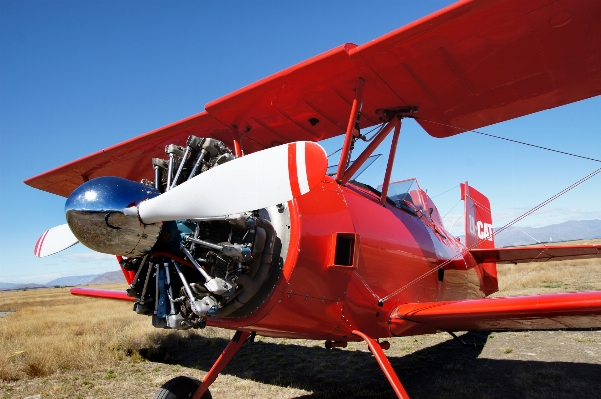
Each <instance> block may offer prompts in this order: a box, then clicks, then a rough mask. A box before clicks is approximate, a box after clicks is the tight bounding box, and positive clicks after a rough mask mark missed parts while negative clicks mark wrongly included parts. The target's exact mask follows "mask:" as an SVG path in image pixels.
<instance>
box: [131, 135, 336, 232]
mask: <svg viewBox="0 0 601 399" xmlns="http://www.w3.org/2000/svg"><path fill="white" fill-rule="evenodd" d="M327 166H328V160H327V156H326V153H325V151H324V150H323V148H321V146H320V145H318V144H315V143H313V142H307V141H299V142H296V143H290V144H284V145H280V146H277V147H273V148H269V149H266V150H263V151H259V152H255V153H253V154H250V155H247V156H244V157H241V158H237V159H235V160H233V161H230V162H227V163H225V164H223V165H220V166H218V167H216V168H213V169H210V170H208V171H206V172H204V173H202V174H200V175H198V176H196V177H194V178H192V179H190V180H188V181H187V182H185V183H182V184H180V185H179V186H177V187H175V188H173V189H171V190H169V191H167V192H166V193H163V194H161V195H159V196H158V197H155V198H151V199H149V200H147V201H144V202H142V203H141V204H140V205H139V206H138V208H137V212H138V215H139V217H140V219H141V220H142V221H143V222H144V223H147V224H150V223H156V222H163V221H167V220H179V219H194V218H200V217H210V216H221V215H228V214H232V213H237V212H243V211H249V210H254V209H261V208H265V207H267V206H271V205H276V204H279V203H283V202H287V201H289V200H291V199H293V198H296V197H299V196H301V195H303V194H306V193H307V192H309V191H310V190H311V189H312V188H313V187H315V186H316V185H317V184H319V182H320V181H321V180H322V179H323V178H324V176H325V174H326V169H327ZM125 212H126V213H127V214H132V213H134V212H135V208H128V209H127V210H126V211H125Z"/></svg>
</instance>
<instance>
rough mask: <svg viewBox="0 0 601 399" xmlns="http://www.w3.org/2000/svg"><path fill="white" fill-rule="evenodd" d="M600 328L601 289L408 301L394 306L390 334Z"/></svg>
mask: <svg viewBox="0 0 601 399" xmlns="http://www.w3.org/2000/svg"><path fill="white" fill-rule="evenodd" d="M564 328H601V291H592V292H575V293H564V294H547V295H534V296H524V297H513V298H484V299H474V300H466V301H452V302H427V303H409V304H405V305H401V306H399V307H397V308H396V309H394V310H393V312H392V316H391V318H390V331H391V333H392V334H393V335H397V336H401V335H414V334H425V333H432V332H436V331H478V330H483V331H496V330H554V329H564Z"/></svg>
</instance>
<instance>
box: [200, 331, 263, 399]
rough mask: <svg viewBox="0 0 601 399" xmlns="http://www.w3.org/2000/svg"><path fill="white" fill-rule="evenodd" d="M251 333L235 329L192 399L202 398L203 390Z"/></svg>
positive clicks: (207, 387)
mask: <svg viewBox="0 0 601 399" xmlns="http://www.w3.org/2000/svg"><path fill="white" fill-rule="evenodd" d="M250 335H251V333H249V332H246V331H236V334H234V337H233V338H232V340H231V341H230V342H229V344H227V346H226V347H225V349H224V350H223V352H221V355H219V357H218V358H217V361H215V364H213V367H211V370H209V372H208V373H207V375H206V376H205V378H204V380H203V381H202V384H200V386H199V387H198V389H197V390H196V392H195V393H194V396H192V399H204V398H205V397H204V396H203V395H204V394H205V392H207V391H208V389H209V386H210V385H211V384H212V383H213V382H214V381H215V380H216V379H217V376H218V375H219V373H221V371H222V370H223V369H224V368H225V366H226V365H227V364H228V363H229V362H230V360H232V357H234V355H235V354H236V352H238V349H240V347H241V346H242V345H243V344H244V342H246V340H247V338H248V337H249V336H250Z"/></svg>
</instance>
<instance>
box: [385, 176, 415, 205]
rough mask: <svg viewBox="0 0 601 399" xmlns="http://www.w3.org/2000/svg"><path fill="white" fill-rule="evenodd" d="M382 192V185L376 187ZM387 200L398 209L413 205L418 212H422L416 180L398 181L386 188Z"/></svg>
mask: <svg viewBox="0 0 601 399" xmlns="http://www.w3.org/2000/svg"><path fill="white" fill-rule="evenodd" d="M378 190H380V191H382V185H379V186H378ZM388 198H390V199H391V200H392V201H393V202H394V203H395V204H396V206H398V207H402V206H407V205H413V206H414V207H415V208H417V209H418V210H420V211H421V210H424V209H425V205H424V200H423V197H422V195H421V189H420V187H419V184H418V183H417V179H413V178H412V179H405V180H399V181H396V182H394V183H390V185H389V186H388Z"/></svg>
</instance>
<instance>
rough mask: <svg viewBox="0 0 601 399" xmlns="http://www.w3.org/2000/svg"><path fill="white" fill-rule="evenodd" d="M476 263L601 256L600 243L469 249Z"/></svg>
mask: <svg viewBox="0 0 601 399" xmlns="http://www.w3.org/2000/svg"><path fill="white" fill-rule="evenodd" d="M470 253H471V254H472V255H473V256H474V258H475V259H476V261H477V262H478V263H486V262H497V263H528V262H546V261H548V260H570V259H589V258H601V244H589V245H565V246H559V245H558V246H546V245H537V246H528V247H513V248H492V249H471V250H470Z"/></svg>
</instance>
